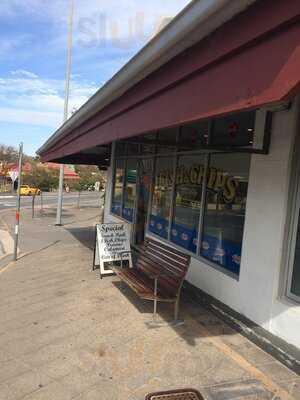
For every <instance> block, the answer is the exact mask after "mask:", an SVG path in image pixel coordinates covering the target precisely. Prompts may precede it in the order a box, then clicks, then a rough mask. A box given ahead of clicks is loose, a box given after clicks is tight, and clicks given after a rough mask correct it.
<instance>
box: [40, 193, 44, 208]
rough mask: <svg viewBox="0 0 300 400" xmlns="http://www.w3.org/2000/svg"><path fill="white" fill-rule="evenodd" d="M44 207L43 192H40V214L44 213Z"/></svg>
mask: <svg viewBox="0 0 300 400" xmlns="http://www.w3.org/2000/svg"><path fill="white" fill-rule="evenodd" d="M43 207H44V205H43V191H42V190H41V211H40V212H41V214H43V212H44V208H43Z"/></svg>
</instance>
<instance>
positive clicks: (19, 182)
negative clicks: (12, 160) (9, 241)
mask: <svg viewBox="0 0 300 400" xmlns="http://www.w3.org/2000/svg"><path fill="white" fill-rule="evenodd" d="M22 159H23V143H21V144H20V149H19V170H18V172H19V176H18V192H17V207H16V224H15V243H14V261H17V258H18V243H19V226H20V208H21V185H22Z"/></svg>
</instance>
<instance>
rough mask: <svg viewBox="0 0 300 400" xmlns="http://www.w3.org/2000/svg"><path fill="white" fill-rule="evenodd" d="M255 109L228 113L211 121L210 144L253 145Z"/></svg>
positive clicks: (228, 145)
mask: <svg viewBox="0 0 300 400" xmlns="http://www.w3.org/2000/svg"><path fill="white" fill-rule="evenodd" d="M254 125H255V111H251V112H244V113H239V114H234V115H228V116H226V117H223V118H217V119H215V120H214V121H213V126H212V132H211V143H210V144H211V145H212V146H223V147H224V146H225V147H253V141H254Z"/></svg>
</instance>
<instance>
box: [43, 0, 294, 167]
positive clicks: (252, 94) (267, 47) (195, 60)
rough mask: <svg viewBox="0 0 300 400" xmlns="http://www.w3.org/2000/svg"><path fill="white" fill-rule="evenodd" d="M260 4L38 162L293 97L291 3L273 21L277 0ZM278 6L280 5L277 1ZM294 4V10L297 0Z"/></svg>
mask: <svg viewBox="0 0 300 400" xmlns="http://www.w3.org/2000/svg"><path fill="white" fill-rule="evenodd" d="M261 3H263V4H264V7H265V9H264V8H263V6H262V5H259V7H261V9H259V8H258V6H257V8H256V9H255V8H253V9H252V10H251V13H252V16H251V13H250V14H249V13H248V15H247V12H246V13H245V14H246V15H244V16H243V17H240V19H241V21H240V20H238V19H235V20H234V21H231V22H229V23H228V25H226V26H224V28H222V29H223V30H224V32H220V31H218V32H217V33H216V34H215V35H216V37H217V39H214V37H212V38H208V39H207V40H206V41H203V43H202V42H201V43H199V44H198V45H196V46H194V47H193V48H191V49H190V50H189V51H187V52H186V53H185V54H182V55H180V56H178V57H176V59H173V60H172V61H170V62H169V63H168V64H167V65H165V66H164V67H162V68H161V69H160V70H158V71H156V72H155V73H153V74H152V75H150V76H149V77H147V78H145V79H144V81H142V82H140V83H139V84H138V85H137V86H136V87H134V88H133V89H131V90H130V91H129V92H128V93H125V94H124V95H123V96H122V97H121V98H119V99H118V100H116V101H115V102H114V103H113V104H111V105H109V106H108V107H106V108H105V109H104V110H101V111H100V112H99V113H98V114H97V115H95V116H94V117H92V118H91V119H90V120H88V121H87V122H84V123H83V124H82V125H81V126H80V127H78V128H76V129H75V130H73V131H72V132H70V133H68V135H67V136H65V137H63V138H62V139H61V140H59V141H58V142H57V143H55V144H54V145H53V146H52V147H51V148H49V149H47V150H46V152H45V153H44V154H42V158H43V160H54V159H59V158H63V157H65V156H68V155H71V154H74V153H78V152H80V151H82V150H84V149H87V148H90V147H93V146H96V145H100V144H106V143H111V142H112V141H113V140H118V139H124V138H127V137H132V136H136V135H139V134H143V133H146V132H151V131H154V130H157V129H160V128H165V127H171V126H176V125H179V124H184V123H187V122H189V121H193V120H197V119H204V118H209V117H212V116H219V115H224V114H227V113H232V112H238V111H242V110H247V109H254V108H259V107H261V106H263V105H266V104H271V103H277V102H281V101H285V100H288V99H291V98H293V96H294V95H295V94H296V93H297V92H298V91H299V82H300V17H299V13H298V14H297V13H296V12H297V9H296V8H297V7H294V9H293V10H292V11H293V13H294V15H290V14H288V13H289V12H290V13H291V8H288V7H286V13H287V15H276V18H277V19H276V18H275V17H274V15H273V16H272V12H274V11H275V12H277V13H279V12H281V14H282V11H280V10H281V9H280V7H279V8H278V7H277V9H276V3H277V2H276V3H271V2H270V1H267V2H261ZM267 3H268V4H269V6H270V7H269V9H268V8H266V4H267ZM272 4H273V8H272V9H271V6H272ZM277 4H280V5H281V7H282V5H283V4H284V2H282V1H280V2H278V3H277ZM283 9H284V8H282V10H283ZM298 9H299V10H298V11H299V12H300V5H298ZM268 11H269V14H268ZM263 12H264V13H265V14H264V13H263ZM255 13H256V14H255ZM266 16H269V19H270V20H271V22H272V24H273V25H272V24H271V22H270V21H269V20H266ZM251 17H253V18H254V20H252V19H251ZM255 18H256V20H255ZM243 19H244V20H243ZM279 21H281V22H280V24H279ZM260 26H264V27H265V29H267V28H268V30H267V31H265V32H263V31H262V30H261V31H260V36H259V37H255V34H254V32H253V31H254V30H256V31H259V30H260ZM271 28H272V29H271ZM261 29H263V28H261ZM247 30H248V31H247ZM234 33H235V35H239V34H240V36H241V39H240V41H241V42H243V45H241V43H240V45H239V46H237V43H236V42H237V41H239V39H236V38H235V37H234ZM226 35H227V36H226ZM256 35H257V33H256ZM246 38H247V40H246ZM214 40H215V42H214ZM222 40H223V41H222ZM233 43H235V46H233ZM208 46H210V47H208ZM226 48H227V50H226ZM214 52H215V57H213V53H214ZM185 57H188V59H185ZM205 57H206V58H205ZM184 69H185V70H184ZM172 77H173V81H172ZM175 77H177V78H176V79H175ZM179 77H180V78H179ZM168 82H169V84H167V83H168ZM170 82H172V83H170Z"/></svg>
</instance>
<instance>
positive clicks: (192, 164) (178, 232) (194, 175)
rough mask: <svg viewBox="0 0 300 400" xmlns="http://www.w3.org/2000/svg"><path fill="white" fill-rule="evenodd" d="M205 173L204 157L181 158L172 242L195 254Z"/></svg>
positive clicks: (177, 176) (178, 169)
mask: <svg viewBox="0 0 300 400" xmlns="http://www.w3.org/2000/svg"><path fill="white" fill-rule="evenodd" d="M204 173H205V158H204V156H199V155H197V156H186V157H180V158H179V161H178V167H177V174H176V186H175V209H174V218H173V223H172V229H171V241H172V242H173V243H176V244H177V245H179V246H181V247H184V248H186V249H188V250H190V251H192V252H193V253H196V251H197V243H198V229H199V217H200V208H201V202H202V184H203V177H204Z"/></svg>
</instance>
